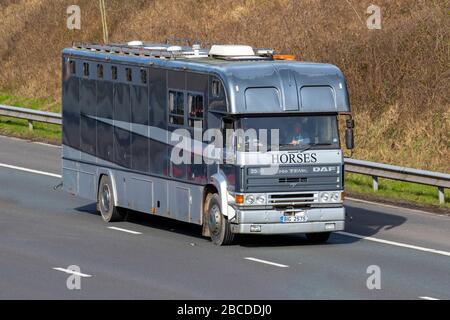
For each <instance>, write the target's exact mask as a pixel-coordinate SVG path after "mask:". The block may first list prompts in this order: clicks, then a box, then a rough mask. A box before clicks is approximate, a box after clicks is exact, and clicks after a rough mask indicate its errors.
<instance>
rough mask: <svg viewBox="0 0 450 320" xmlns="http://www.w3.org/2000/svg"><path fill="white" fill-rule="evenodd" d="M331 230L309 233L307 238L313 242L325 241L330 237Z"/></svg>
mask: <svg viewBox="0 0 450 320" xmlns="http://www.w3.org/2000/svg"><path fill="white" fill-rule="evenodd" d="M330 235H331V232H319V233H307V234H306V238H307V239H308V241H309V242H312V243H325V242H327V241H328V239H329V238H330Z"/></svg>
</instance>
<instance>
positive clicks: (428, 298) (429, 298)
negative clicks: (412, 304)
mask: <svg viewBox="0 0 450 320" xmlns="http://www.w3.org/2000/svg"><path fill="white" fill-rule="evenodd" d="M419 298H420V299H423V300H439V299H438V298H433V297H425V296H424V297H419Z"/></svg>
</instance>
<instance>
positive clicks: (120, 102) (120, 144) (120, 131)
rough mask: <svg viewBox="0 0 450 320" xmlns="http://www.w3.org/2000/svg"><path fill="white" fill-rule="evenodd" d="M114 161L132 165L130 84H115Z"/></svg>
mask: <svg viewBox="0 0 450 320" xmlns="http://www.w3.org/2000/svg"><path fill="white" fill-rule="evenodd" d="M114 121H115V122H114V160H115V161H114V162H115V163H117V164H119V165H121V166H124V167H126V168H130V167H131V134H130V129H131V128H130V121H131V104H130V87H129V85H128V84H120V83H115V84H114Z"/></svg>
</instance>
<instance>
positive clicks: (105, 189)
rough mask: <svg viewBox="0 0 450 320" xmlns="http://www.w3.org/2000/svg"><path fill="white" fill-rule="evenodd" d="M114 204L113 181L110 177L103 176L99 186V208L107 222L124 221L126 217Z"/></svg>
mask: <svg viewBox="0 0 450 320" xmlns="http://www.w3.org/2000/svg"><path fill="white" fill-rule="evenodd" d="M114 202H115V200H114V193H113V188H112V183H111V179H110V178H109V177H108V176H102V178H101V179H100V183H99V186H98V195H97V208H98V210H99V211H100V214H101V215H102V218H103V220H104V221H106V222H114V221H122V220H123V219H124V215H123V214H122V213H121V212H120V209H119V208H117V207H116V206H115V205H114Z"/></svg>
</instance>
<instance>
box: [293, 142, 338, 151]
mask: <svg viewBox="0 0 450 320" xmlns="http://www.w3.org/2000/svg"><path fill="white" fill-rule="evenodd" d="M331 145H332V143H329V142H321V143H311V144H310V145H308V146H307V147H306V148H304V149H301V150H299V152H300V153H302V152H305V151H307V150H309V149H311V148H312V147H315V146H331Z"/></svg>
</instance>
